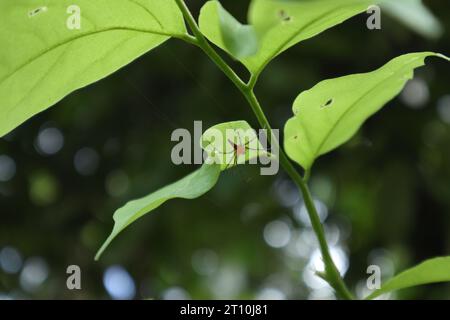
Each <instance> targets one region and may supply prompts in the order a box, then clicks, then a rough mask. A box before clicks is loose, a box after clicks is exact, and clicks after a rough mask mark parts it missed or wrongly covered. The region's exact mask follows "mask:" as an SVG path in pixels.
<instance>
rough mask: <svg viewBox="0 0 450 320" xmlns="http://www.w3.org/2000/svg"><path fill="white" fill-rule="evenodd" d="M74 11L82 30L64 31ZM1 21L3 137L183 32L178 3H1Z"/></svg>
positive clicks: (89, 0) (51, 0) (124, 0)
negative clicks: (76, 10)
mask: <svg viewBox="0 0 450 320" xmlns="http://www.w3.org/2000/svg"><path fill="white" fill-rule="evenodd" d="M71 5H77V6H78V7H79V9H80V17H81V20H80V22H81V24H80V27H81V28H80V29H79V30H78V29H73V30H71V29H69V28H68V27H67V21H68V19H69V18H71V17H76V16H73V13H67V11H68V8H69V7H70V6H71ZM72 12H73V11H72ZM0 21H1V28H0V47H1V48H2V49H1V51H0V137H1V136H3V135H5V134H6V133H8V132H9V131H11V130H12V129H14V128H15V127H17V126H18V125H20V124H21V123H22V122H24V121H25V120H27V119H28V118H30V117H32V116H33V115H35V114H37V113H39V112H41V111H43V110H45V109H47V108H48V107H50V106H52V105H53V104H55V103H56V102H58V101H59V100H61V99H62V98H63V97H65V96H66V95H68V94H69V93H71V92H72V91H74V90H76V89H79V88H82V87H84V86H86V85H89V84H91V83H92V82H95V81H97V80H100V79H102V78H104V77H106V76H108V75H109V74H111V73H113V72H114V71H116V70H118V69H119V68H121V67H123V66H124V65H126V64H128V63H130V62H131V61H133V60H134V59H136V58H137V57H139V56H140V55H142V54H144V53H145V52H147V51H149V50H151V49H153V48H154V47H156V46H158V45H159V44H161V43H163V42H164V41H166V40H167V39H169V37H170V36H181V35H182V34H185V32H186V29H185V25H184V20H183V18H182V15H181V12H180V11H179V9H178V7H177V6H176V4H175V2H174V1H173V0H152V1H148V0H114V1H110V0H96V1H92V0H45V1H37V0H21V1H1V2H0ZM69 21H70V20H69Z"/></svg>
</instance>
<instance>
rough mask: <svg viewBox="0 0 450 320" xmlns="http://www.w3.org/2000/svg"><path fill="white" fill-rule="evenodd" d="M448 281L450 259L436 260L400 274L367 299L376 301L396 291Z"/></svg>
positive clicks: (449, 278)
mask: <svg viewBox="0 0 450 320" xmlns="http://www.w3.org/2000/svg"><path fill="white" fill-rule="evenodd" d="M446 281H450V257H441V258H434V259H430V260H426V261H424V262H422V263H421V264H419V265H417V266H415V267H413V268H411V269H408V270H406V271H403V272H402V273H400V274H398V275H397V276H395V277H394V278H392V279H390V280H389V281H387V282H386V283H385V284H384V285H382V286H381V288H380V289H378V290H376V291H374V292H372V294H370V295H369V296H368V297H366V299H369V300H370V299H375V298H376V297H378V296H380V295H382V294H384V293H387V292H390V291H394V290H399V289H404V288H409V287H414V286H419V285H423V284H430V283H437V282H446Z"/></svg>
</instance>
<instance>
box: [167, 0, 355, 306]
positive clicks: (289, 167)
mask: <svg viewBox="0 0 450 320" xmlns="http://www.w3.org/2000/svg"><path fill="white" fill-rule="evenodd" d="M175 1H176V3H177V5H178V7H179V8H180V10H181V11H182V13H183V16H184V18H185V20H186V22H187V24H188V26H189V28H190V29H191V31H192V33H193V36H192V35H186V38H182V39H183V40H185V41H187V42H189V43H193V44H196V45H197V46H198V47H200V48H201V49H202V50H203V51H204V52H205V54H206V55H207V56H208V57H209V58H210V59H211V60H212V61H213V62H214V63H215V64H216V65H217V67H219V69H220V70H222V72H223V73H224V74H225V75H226V76H227V77H228V78H229V79H230V80H231V82H233V84H234V85H235V86H236V87H237V88H238V89H239V91H240V92H241V93H242V94H243V96H244V97H245V99H246V100H247V102H248V103H249V105H250V107H251V108H252V111H253V113H254V114H255V116H256V118H257V120H258V122H259V124H260V126H261V127H262V128H263V129H266V130H267V131H268V136H269V138H270V143H271V145H272V147H273V146H274V145H276V147H277V149H278V150H279V157H280V164H281V166H282V167H283V169H284V170H285V171H286V173H287V174H288V175H289V177H290V178H291V179H292V180H293V181H294V182H295V184H296V185H297V187H298V188H299V189H300V191H301V193H302V195H303V200H304V202H305V205H306V208H307V211H308V214H309V218H310V220H311V224H312V227H313V230H314V232H315V234H316V236H317V239H318V241H319V246H320V251H321V253H322V258H323V261H324V264H325V273H324V274H322V276H323V278H324V279H325V280H326V281H328V283H329V284H330V285H331V286H332V287H333V288H334V290H335V291H336V293H337V294H338V296H339V297H341V298H343V299H353V296H352V294H351V293H350V291H349V290H348V289H347V287H346V285H345V283H344V281H343V279H342V277H341V275H340V274H339V271H338V269H337V268H336V265H335V264H334V262H333V259H332V257H331V254H330V250H329V248H328V243H327V241H326V238H325V231H324V228H323V225H322V223H321V221H320V219H319V214H318V213H317V209H316V207H315V205H314V201H313V199H312V196H311V192H310V191H309V188H308V185H307V180H308V177H309V171H307V172H305V176H304V177H302V176H301V175H300V174H299V173H298V171H297V170H296V169H295V167H294V165H293V164H292V162H291V161H290V160H289V158H288V157H287V155H286V154H285V152H284V151H283V149H282V148H280V146H279V142H278V140H277V139H274V138H273V137H274V136H273V133H272V128H271V126H270V124H269V121H268V119H267V117H266V115H265V113H264V111H263V110H262V108H261V105H260V103H259V101H258V99H257V98H256V95H255V93H254V87H255V85H256V81H257V76H251V77H250V80H249V81H248V83H245V82H244V81H243V80H242V79H241V78H240V77H239V76H238V75H237V74H236V73H235V72H234V70H233V69H232V68H231V67H230V66H229V65H228V64H227V63H226V62H225V61H224V60H223V59H222V57H221V56H220V55H219V54H218V53H217V51H216V50H215V49H214V48H213V47H212V46H211V45H210V44H209V42H208V40H207V39H206V38H205V37H204V36H203V34H202V32H201V31H200V29H199V27H198V25H197V22H196V21H195V19H194V17H193V16H192V14H191V12H190V11H189V9H188V7H187V6H186V3H185V2H184V1H183V0H175Z"/></svg>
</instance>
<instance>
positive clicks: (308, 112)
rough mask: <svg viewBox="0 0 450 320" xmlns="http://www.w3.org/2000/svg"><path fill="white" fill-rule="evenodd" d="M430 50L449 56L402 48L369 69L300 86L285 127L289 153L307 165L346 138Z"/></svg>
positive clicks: (395, 91)
mask: <svg viewBox="0 0 450 320" xmlns="http://www.w3.org/2000/svg"><path fill="white" fill-rule="evenodd" d="M428 56H437V57H441V58H444V59H447V60H448V58H447V57H445V56H443V55H440V54H436V53H432V52H419V53H411V54H406V55H403V56H400V57H397V58H395V59H393V60H391V61H390V62H388V63H387V64H385V65H384V66H383V67H381V68H379V69H378V70H375V71H373V72H369V73H362V74H353V75H349V76H345V77H341V78H336V79H329V80H325V81H322V82H320V83H318V84H317V85H316V86H314V87H313V88H311V89H310V90H307V91H304V92H302V93H301V94H300V95H299V96H298V97H297V99H296V100H295V102H294V107H293V112H294V117H292V118H291V119H289V120H288V121H287V123H286V126H285V128H284V133H285V140H284V145H285V149H286V152H287V154H288V156H289V157H290V158H291V159H292V160H294V161H295V162H297V163H298V164H300V165H301V166H302V167H303V168H304V169H306V170H308V169H310V168H311V166H312V165H313V163H314V161H315V159H316V158H317V157H319V156H320V155H322V154H325V153H327V152H329V151H331V150H333V149H335V148H337V147H338V146H340V145H341V144H343V143H345V142H346V141H347V140H349V139H350V138H351V137H352V136H353V135H354V134H355V132H356V131H357V130H358V129H359V127H360V126H361V125H362V124H363V122H364V121H365V120H366V119H367V118H369V117H370V116H371V115H372V114H374V113H375V112H377V111H378V110H379V109H381V108H382V107H383V106H384V105H385V104H386V103H387V102H388V101H390V100H391V99H392V98H394V97H395V96H396V95H397V94H398V93H399V92H400V91H401V89H402V88H403V87H404V85H405V84H406V82H407V81H408V80H410V79H411V78H412V77H413V75H414V69H416V68H418V67H420V66H422V65H424V60H425V58H426V57H428Z"/></svg>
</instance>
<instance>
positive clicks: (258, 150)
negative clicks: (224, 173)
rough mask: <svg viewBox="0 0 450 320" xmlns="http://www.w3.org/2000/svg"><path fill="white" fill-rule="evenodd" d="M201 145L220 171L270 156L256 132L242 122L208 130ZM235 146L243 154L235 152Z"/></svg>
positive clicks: (224, 124)
mask: <svg viewBox="0 0 450 320" xmlns="http://www.w3.org/2000/svg"><path fill="white" fill-rule="evenodd" d="M201 145H202V148H203V149H204V150H205V151H206V152H207V154H208V156H209V159H210V160H211V162H214V163H216V164H220V167H221V170H226V169H229V168H232V167H234V166H236V165H238V164H244V163H248V162H250V163H251V162H252V160H257V159H258V158H259V157H270V156H272V155H271V154H269V153H268V152H267V151H266V150H265V148H264V147H263V145H262V144H261V142H260V141H259V139H258V136H257V134H256V131H255V130H254V129H252V127H250V125H249V124H248V123H247V122H246V121H242V120H241V121H232V122H225V123H221V124H218V125H215V126H213V127H211V128H209V129H208V130H206V131H205V133H204V134H203V135H202V137H201ZM236 146H238V147H241V150H242V151H243V152H242V153H239V152H237V151H236V150H235V148H234V147H236ZM255 162H256V161H255Z"/></svg>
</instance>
